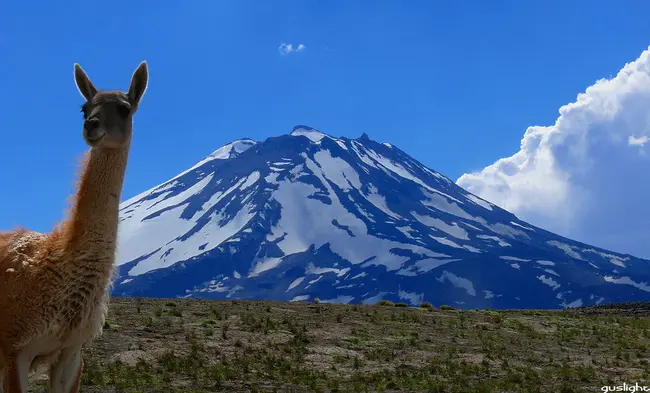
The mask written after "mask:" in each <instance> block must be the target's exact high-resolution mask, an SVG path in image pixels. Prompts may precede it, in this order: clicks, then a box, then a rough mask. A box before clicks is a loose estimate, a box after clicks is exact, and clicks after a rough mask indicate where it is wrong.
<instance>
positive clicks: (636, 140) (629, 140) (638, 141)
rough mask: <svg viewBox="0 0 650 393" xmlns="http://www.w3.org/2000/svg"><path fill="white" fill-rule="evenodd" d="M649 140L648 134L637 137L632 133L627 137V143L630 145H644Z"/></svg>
mask: <svg viewBox="0 0 650 393" xmlns="http://www.w3.org/2000/svg"><path fill="white" fill-rule="evenodd" d="M646 142H648V137H647V136H645V135H644V136H642V137H641V138H635V137H633V136H632V135H630V136H629V137H628V138H627V144H628V145H630V146H643V145H645V144H646Z"/></svg>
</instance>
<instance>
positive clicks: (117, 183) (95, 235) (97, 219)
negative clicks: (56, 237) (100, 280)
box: [65, 145, 129, 267]
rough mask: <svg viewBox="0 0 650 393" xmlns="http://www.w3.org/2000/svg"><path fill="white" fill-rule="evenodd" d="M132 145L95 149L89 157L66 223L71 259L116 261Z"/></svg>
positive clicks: (67, 243)
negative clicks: (124, 188) (123, 186)
mask: <svg viewBox="0 0 650 393" xmlns="http://www.w3.org/2000/svg"><path fill="white" fill-rule="evenodd" d="M128 155H129V146H128V145H127V146H124V147H120V148H113V149H109V148H92V149H91V150H90V151H89V152H88V153H87V154H86V157H85V163H84V164H83V165H84V166H83V167H82V168H83V169H82V173H81V176H80V179H79V184H78V191H77V194H76V196H75V198H74V203H73V204H72V209H71V211H70V217H69V219H68V220H67V222H66V223H65V243H66V251H67V254H68V255H67V256H68V257H69V258H71V259H72V260H79V261H84V263H87V264H89V265H92V264H93V263H94V262H99V263H100V265H104V266H105V267H108V266H107V265H109V266H110V265H112V264H113V262H114V260H115V250H116V242H117V226H118V221H119V203H120V196H121V194H122V185H123V184H124V174H125V172H126V165H127V161H128Z"/></svg>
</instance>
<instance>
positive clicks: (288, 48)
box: [278, 42, 307, 56]
mask: <svg viewBox="0 0 650 393" xmlns="http://www.w3.org/2000/svg"><path fill="white" fill-rule="evenodd" d="M305 49H307V47H306V46H305V45H303V44H298V46H295V47H294V46H293V44H285V43H284V42H283V43H281V44H280V47H279V48H278V50H279V51H280V54H281V55H282V56H284V55H288V54H289V53H293V52H302V51H304V50H305Z"/></svg>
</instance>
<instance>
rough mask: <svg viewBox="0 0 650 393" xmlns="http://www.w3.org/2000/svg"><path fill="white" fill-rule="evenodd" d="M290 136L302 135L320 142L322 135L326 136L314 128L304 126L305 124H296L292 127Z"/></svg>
mask: <svg viewBox="0 0 650 393" xmlns="http://www.w3.org/2000/svg"><path fill="white" fill-rule="evenodd" d="M291 136H304V137H307V138H308V139H309V140H311V141H312V142H316V143H317V142H320V141H321V139H323V138H324V137H326V136H328V135H326V134H324V133H322V132H320V131H318V130H317V129H315V128H312V127H309V126H305V125H297V126H295V127H293V130H292V131H291Z"/></svg>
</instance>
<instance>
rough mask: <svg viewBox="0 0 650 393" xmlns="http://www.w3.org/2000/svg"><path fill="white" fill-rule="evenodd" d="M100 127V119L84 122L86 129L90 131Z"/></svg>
mask: <svg viewBox="0 0 650 393" xmlns="http://www.w3.org/2000/svg"><path fill="white" fill-rule="evenodd" d="M98 126H99V119H94V118H93V119H88V120H86V121H84V127H85V128H86V130H88V131H92V130H94V129H95V128H97V127H98Z"/></svg>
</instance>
